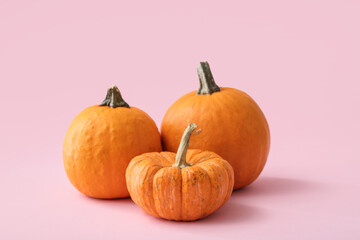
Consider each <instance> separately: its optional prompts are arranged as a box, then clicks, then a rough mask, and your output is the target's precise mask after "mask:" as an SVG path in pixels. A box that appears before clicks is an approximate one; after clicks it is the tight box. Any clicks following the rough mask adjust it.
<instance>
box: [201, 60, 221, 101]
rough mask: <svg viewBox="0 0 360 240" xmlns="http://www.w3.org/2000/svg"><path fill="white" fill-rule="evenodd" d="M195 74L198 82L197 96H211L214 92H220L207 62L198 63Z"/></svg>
mask: <svg viewBox="0 0 360 240" xmlns="http://www.w3.org/2000/svg"><path fill="white" fill-rule="evenodd" d="M197 73H198V76H199V80H200V87H199V90H198V91H197V94H198V95H211V94H213V93H214V92H220V88H219V86H218V85H216V83H215V81H214V77H213V75H212V73H211V70H210V65H209V63H208V62H200V65H199V66H198V68H197Z"/></svg>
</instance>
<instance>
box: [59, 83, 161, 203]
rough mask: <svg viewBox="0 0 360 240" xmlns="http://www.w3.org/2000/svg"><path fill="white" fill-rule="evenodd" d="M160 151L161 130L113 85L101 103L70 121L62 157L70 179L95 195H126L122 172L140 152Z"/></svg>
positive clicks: (92, 195)
mask: <svg viewBox="0 0 360 240" xmlns="http://www.w3.org/2000/svg"><path fill="white" fill-rule="evenodd" d="M153 151H161V142H160V133H159V131H158V129H157V127H156V125H155V123H154V121H153V120H152V119H151V118H150V117H149V115H147V114H146V113H145V112H143V111H141V110H140V109H138V108H136V107H130V106H129V105H128V104H127V103H126V102H125V101H124V100H123V99H122V97H121V94H120V91H119V89H118V88H117V87H116V86H113V87H111V88H109V89H108V92H107V95H106V98H105V100H104V101H103V102H102V104H100V105H95V106H92V107H89V108H86V109H85V110H84V111H82V112H81V113H80V114H79V115H77V116H76V118H75V119H74V120H73V121H72V123H71V124H70V127H69V129H68V130H67V133H66V136H65V140H64V145H63V159H64V166H65V170H66V173H67V176H68V178H69V180H70V182H71V183H72V184H73V185H74V186H75V187H76V188H77V189H78V190H79V191H80V192H82V193H83V194H85V195H87V196H90V197H94V198H107V199H108V198H123V197H129V192H128V190H127V188H126V181H125V171H126V168H127V166H128V164H129V162H130V160H131V159H132V158H133V157H135V156H137V155H139V154H142V153H145V152H153Z"/></svg>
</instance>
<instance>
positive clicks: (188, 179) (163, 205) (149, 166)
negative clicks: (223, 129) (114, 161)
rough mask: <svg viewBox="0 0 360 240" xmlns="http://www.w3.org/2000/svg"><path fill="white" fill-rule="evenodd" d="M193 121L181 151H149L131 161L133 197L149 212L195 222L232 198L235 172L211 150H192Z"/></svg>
mask: <svg viewBox="0 0 360 240" xmlns="http://www.w3.org/2000/svg"><path fill="white" fill-rule="evenodd" d="M196 127H197V126H196V124H194V123H190V124H189V126H188V127H187V129H186V130H185V132H184V135H183V137H182V140H181V143H180V146H179V149H178V151H177V154H175V153H172V152H160V153H145V154H142V155H140V156H137V157H135V158H134V159H133V160H131V162H130V164H129V166H128V168H127V170H126V182H127V187H128V190H129V192H130V196H131V198H132V200H133V201H134V202H135V203H136V204H137V205H138V206H140V207H141V208H142V209H143V210H144V211H145V212H147V213H149V214H151V215H153V216H155V217H159V218H165V219H169V220H181V221H194V220H197V219H200V218H203V217H206V216H208V215H209V214H211V213H213V212H214V211H216V210H217V209H218V208H220V207H221V206H222V205H223V204H224V203H225V202H226V201H227V200H228V199H229V197H230V195H231V193H232V190H233V185H234V172H233V169H232V168H231V166H230V164H229V163H228V162H227V161H225V160H224V159H222V158H221V157H220V156H219V155H217V154H216V153H213V152H209V151H201V150H189V151H187V149H188V146H189V139H190V135H191V134H192V132H193V131H194V129H195V128H196Z"/></svg>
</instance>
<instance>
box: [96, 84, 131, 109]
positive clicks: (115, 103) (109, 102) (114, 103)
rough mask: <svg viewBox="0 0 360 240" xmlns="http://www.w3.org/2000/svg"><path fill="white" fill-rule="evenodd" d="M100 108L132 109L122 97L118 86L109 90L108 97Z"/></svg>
mask: <svg viewBox="0 0 360 240" xmlns="http://www.w3.org/2000/svg"><path fill="white" fill-rule="evenodd" d="M100 106H108V107H112V108H117V107H126V108H130V106H129V104H127V103H126V102H125V101H124V99H123V98H122V96H121V93H120V91H119V89H118V88H117V86H115V85H113V86H111V87H110V88H109V89H108V90H107V94H106V97H105V99H104V101H103V102H102V103H101V104H100Z"/></svg>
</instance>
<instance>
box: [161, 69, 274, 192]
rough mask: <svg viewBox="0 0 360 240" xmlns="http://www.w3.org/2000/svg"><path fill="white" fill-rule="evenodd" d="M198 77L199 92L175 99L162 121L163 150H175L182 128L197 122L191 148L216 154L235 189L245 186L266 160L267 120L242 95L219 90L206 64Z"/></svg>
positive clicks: (252, 179) (228, 90)
mask: <svg viewBox="0 0 360 240" xmlns="http://www.w3.org/2000/svg"><path fill="white" fill-rule="evenodd" d="M198 75H199V79H200V88H199V90H198V91H197V92H196V91H193V92H190V93H188V94H186V95H184V96H183V97H181V98H180V99H178V100H177V101H176V102H175V103H174V104H173V105H171V107H170V108H169V109H168V110H167V112H166V114H165V116H164V118H163V121H162V125H161V139H162V144H163V148H164V150H166V151H171V152H173V151H176V149H177V146H178V145H179V143H180V138H181V134H182V131H181V129H182V128H185V127H186V126H187V125H188V124H189V123H190V122H196V123H197V124H198V125H199V128H201V129H202V130H203V131H202V133H201V134H200V135H198V136H194V137H193V139H192V141H191V143H190V148H193V149H201V150H209V151H213V152H215V153H217V154H219V155H220V156H221V157H223V158H224V159H225V160H227V161H228V162H229V163H230V164H231V166H232V167H233V169H234V173H235V184H234V189H238V188H242V187H244V186H247V185H249V184H250V183H252V182H253V181H254V180H255V179H256V178H257V177H258V176H259V175H260V173H261V171H262V170H263V168H264V166H265V163H266V160H267V157H268V153H269V149H270V131H269V126H268V123H267V121H266V118H265V116H264V114H263V112H262V111H261V109H260V107H259V106H258V105H257V104H256V102H255V101H254V100H253V99H252V98H251V97H250V96H249V95H247V94H246V93H245V92H242V91H240V90H237V89H234V88H222V87H221V88H220V87H218V86H217V85H216V83H215V81H214V78H213V76H212V73H211V71H210V67H209V64H208V63H207V62H202V63H201V64H200V66H199V67H198Z"/></svg>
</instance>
